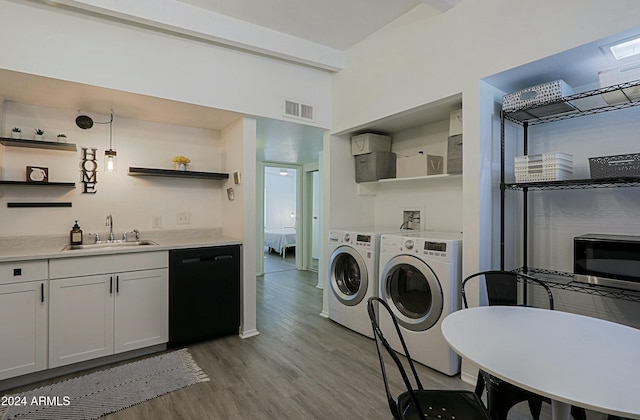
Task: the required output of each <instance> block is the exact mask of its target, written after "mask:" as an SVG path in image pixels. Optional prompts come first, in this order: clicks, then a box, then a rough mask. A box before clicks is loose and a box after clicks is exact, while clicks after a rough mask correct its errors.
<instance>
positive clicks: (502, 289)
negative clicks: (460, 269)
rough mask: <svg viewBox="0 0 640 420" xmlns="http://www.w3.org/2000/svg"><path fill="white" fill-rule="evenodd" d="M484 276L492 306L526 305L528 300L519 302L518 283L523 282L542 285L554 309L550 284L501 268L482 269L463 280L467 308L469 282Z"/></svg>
mask: <svg viewBox="0 0 640 420" xmlns="http://www.w3.org/2000/svg"><path fill="white" fill-rule="evenodd" d="M482 278H484V281H485V287H486V291H487V298H488V300H489V305H490V306H493V305H503V306H504V305H506V306H517V305H522V304H524V305H526V304H527V302H523V303H519V302H518V283H522V284H524V285H525V286H527V285H537V286H540V287H542V288H543V289H544V290H545V291H546V292H547V296H548V297H549V309H553V294H552V293H551V289H550V288H549V286H547V285H546V284H545V283H544V282H543V281H541V280H539V279H537V278H535V277H532V276H529V275H527V274H523V273H515V272H513V271H501V270H489V271H481V272H479V273H475V274H472V275H470V276H469V277H467V278H466V279H464V280H463V281H462V287H461V291H462V301H463V302H464V307H465V308H468V307H469V305H468V303H467V295H466V289H465V288H466V285H467V282H468V281H469V280H472V279H476V280H480V279H482Z"/></svg>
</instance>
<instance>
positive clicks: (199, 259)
mask: <svg viewBox="0 0 640 420" xmlns="http://www.w3.org/2000/svg"><path fill="white" fill-rule="evenodd" d="M232 259H233V255H211V256H206V257H195V258H183V259H182V261H181V263H182V264H197V263H205V262H210V261H214V262H217V261H225V260H232Z"/></svg>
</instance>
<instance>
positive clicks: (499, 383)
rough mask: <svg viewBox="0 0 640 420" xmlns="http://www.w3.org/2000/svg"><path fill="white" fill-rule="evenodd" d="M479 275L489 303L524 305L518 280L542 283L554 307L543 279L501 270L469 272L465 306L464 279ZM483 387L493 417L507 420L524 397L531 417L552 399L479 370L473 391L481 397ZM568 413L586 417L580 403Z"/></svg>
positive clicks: (476, 277) (549, 290)
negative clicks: (512, 409) (470, 273)
mask: <svg viewBox="0 0 640 420" xmlns="http://www.w3.org/2000/svg"><path fill="white" fill-rule="evenodd" d="M482 279H484V287H485V291H486V294H487V300H488V303H489V305H490V306H496V305H504V306H526V302H522V301H521V300H520V299H519V296H520V294H521V293H520V291H519V290H518V284H524V285H534V286H539V287H541V288H542V290H544V291H545V292H546V296H547V297H548V309H550V310H553V309H554V306H553V294H552V293H551V289H550V288H549V286H547V285H546V284H545V283H544V282H542V281H541V280H539V279H537V278H535V277H532V276H529V275H527V274H523V273H515V272H513V271H501V270H489V271H482V272H479V273H475V274H472V275H470V276H469V277H467V278H465V279H464V280H463V281H462V287H461V292H462V301H463V303H464V307H465V308H468V307H469V304H468V302H467V294H466V285H467V282H469V281H470V280H477V281H478V282H479V283H480V280H482ZM485 389H486V391H487V407H488V409H489V413H490V414H491V418H492V419H493V420H506V419H507V414H508V413H509V410H511V408H512V407H513V406H514V405H516V404H518V403H520V402H523V401H527V403H528V404H529V411H530V412H531V416H532V417H533V418H534V420H538V419H539V418H540V411H541V410H542V403H543V402H546V403H549V404H550V403H551V400H550V399H549V398H546V397H543V396H541V395H538V394H535V393H533V392H530V391H527V390H524V389H522V388H520V387H517V386H515V385H512V384H510V383H509V382H506V381H503V380H502V379H498V378H496V377H495V376H492V375H490V374H488V373H487V372H484V371H483V370H480V372H479V373H478V379H477V381H476V387H475V393H476V395H477V396H478V397H482V394H483V393H484V390H485ZM571 415H572V417H573V418H574V419H575V420H586V419H587V416H586V412H585V410H584V409H583V408H580V407H574V406H572V407H571Z"/></svg>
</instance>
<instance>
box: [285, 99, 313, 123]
mask: <svg viewBox="0 0 640 420" xmlns="http://www.w3.org/2000/svg"><path fill="white" fill-rule="evenodd" d="M284 115H285V116H287V117H294V118H300V119H304V120H309V121H312V120H313V106H311V105H305V104H301V103H299V102H294V101H289V100H285V101H284Z"/></svg>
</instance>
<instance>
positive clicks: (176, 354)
mask: <svg viewBox="0 0 640 420" xmlns="http://www.w3.org/2000/svg"><path fill="white" fill-rule="evenodd" d="M208 380H209V377H208V376H207V375H206V374H205V373H204V372H203V371H202V369H200V367H199V366H198V365H197V364H196V363H195V361H194V360H193V358H192V357H191V354H190V353H189V351H188V350H187V349H181V350H177V351H173V352H170V353H165V354H162V355H159V356H155V357H150V358H147V359H143V360H140V361H136V362H132V363H127V364H124V365H121V366H117V367H114V368H111V369H107V370H103V371H100V372H95V373H91V374H89V375H85V376H80V377H77V378H73V379H69V380H66V381H62V382H58V383H55V384H52V385H47V386H44V387H41V388H36V389H33V390H31V391H25V392H22V393H20V394H14V395H8V394H7V395H3V396H2V397H1V398H2V401H0V419H3V420H8V419H38V420H47V419H51V420H59V419H68V420H85V419H97V418H99V417H102V416H104V415H107V414H109V413H113V412H116V411H120V410H123V409H125V408H127V407H131V406H133V405H136V404H140V403H141V402H144V401H147V400H150V399H152V398H155V397H158V396H160V395H163V394H167V393H169V392H172V391H175V390H178V389H180V388H184V387H187V386H190V385H194V384H197V383H199V382H206V381H208Z"/></svg>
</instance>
